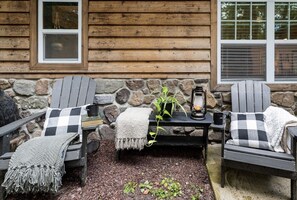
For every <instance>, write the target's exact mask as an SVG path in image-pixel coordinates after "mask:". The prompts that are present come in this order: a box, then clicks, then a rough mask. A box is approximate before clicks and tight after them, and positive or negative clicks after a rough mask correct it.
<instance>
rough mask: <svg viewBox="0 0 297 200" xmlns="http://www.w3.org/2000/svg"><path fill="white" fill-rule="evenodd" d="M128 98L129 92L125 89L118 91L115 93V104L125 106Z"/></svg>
mask: <svg viewBox="0 0 297 200" xmlns="http://www.w3.org/2000/svg"><path fill="white" fill-rule="evenodd" d="M129 97H130V91H129V90H128V89H126V88H123V89H120V90H119V91H118V92H117V93H116V102H117V103H118V104H125V103H127V101H128V100H129Z"/></svg>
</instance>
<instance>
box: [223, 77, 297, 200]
mask: <svg viewBox="0 0 297 200" xmlns="http://www.w3.org/2000/svg"><path fill="white" fill-rule="evenodd" d="M231 100H232V111H233V112H263V111H264V110H265V109H266V108H267V107H268V106H270V103H271V102H270V88H269V87H268V86H266V85H265V84H264V83H261V82H257V81H251V80H248V81H241V82H239V83H235V84H234V85H233V86H232V87H231ZM296 132H297V129H296V128H294V129H293V128H292V129H289V133H290V136H291V137H292V138H293V139H292V140H291V141H292V150H291V152H292V153H291V154H286V153H277V152H274V151H268V150H262V149H254V148H248V147H243V146H236V145H230V144H225V141H226V140H227V139H228V138H225V135H223V138H222V157H221V187H224V185H225V178H226V177H225V171H226V169H227V168H234V169H240V170H247V171H252V172H256V173H262V174H269V175H276V176H281V177H285V178H289V179H291V199H294V200H296V198H297V197H296V178H297V173H296V153H295V152H296V136H297V133H296Z"/></svg>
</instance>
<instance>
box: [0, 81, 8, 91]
mask: <svg viewBox="0 0 297 200" xmlns="http://www.w3.org/2000/svg"><path fill="white" fill-rule="evenodd" d="M10 87H11V84H10V83H9V81H8V80H6V79H0V90H5V89H7V88H10Z"/></svg>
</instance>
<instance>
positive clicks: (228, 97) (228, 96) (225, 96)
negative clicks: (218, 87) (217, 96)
mask: <svg viewBox="0 0 297 200" xmlns="http://www.w3.org/2000/svg"><path fill="white" fill-rule="evenodd" d="M222 99H223V102H225V103H231V92H223V93H222Z"/></svg>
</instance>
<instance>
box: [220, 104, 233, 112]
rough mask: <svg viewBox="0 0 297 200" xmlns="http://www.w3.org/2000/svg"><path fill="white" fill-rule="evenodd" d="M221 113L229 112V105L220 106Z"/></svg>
mask: <svg viewBox="0 0 297 200" xmlns="http://www.w3.org/2000/svg"><path fill="white" fill-rule="evenodd" d="M222 111H231V105H222Z"/></svg>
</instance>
